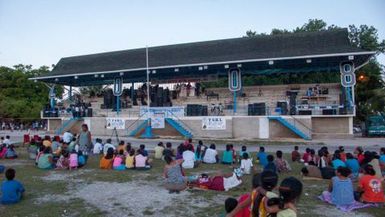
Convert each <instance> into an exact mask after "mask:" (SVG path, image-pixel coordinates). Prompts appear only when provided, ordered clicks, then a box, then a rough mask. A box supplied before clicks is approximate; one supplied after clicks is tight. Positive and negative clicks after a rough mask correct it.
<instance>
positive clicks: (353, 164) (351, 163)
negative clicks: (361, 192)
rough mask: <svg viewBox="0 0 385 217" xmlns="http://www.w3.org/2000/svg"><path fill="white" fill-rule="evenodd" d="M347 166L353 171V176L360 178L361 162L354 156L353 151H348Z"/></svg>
mask: <svg viewBox="0 0 385 217" xmlns="http://www.w3.org/2000/svg"><path fill="white" fill-rule="evenodd" d="M345 164H346V166H347V167H348V168H349V169H350V170H351V171H352V175H353V177H352V178H358V174H359V172H360V164H359V163H358V160H357V159H355V158H354V156H353V155H352V153H346V162H345Z"/></svg>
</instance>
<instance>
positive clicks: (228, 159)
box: [222, 145, 233, 165]
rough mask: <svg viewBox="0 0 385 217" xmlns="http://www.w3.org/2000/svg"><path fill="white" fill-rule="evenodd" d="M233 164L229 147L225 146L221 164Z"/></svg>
mask: <svg viewBox="0 0 385 217" xmlns="http://www.w3.org/2000/svg"><path fill="white" fill-rule="evenodd" d="M232 163H233V151H232V150H231V146H230V145H226V150H225V151H224V152H223V155H222V164H230V165H231V164H232Z"/></svg>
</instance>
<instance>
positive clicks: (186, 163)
mask: <svg viewBox="0 0 385 217" xmlns="http://www.w3.org/2000/svg"><path fill="white" fill-rule="evenodd" d="M182 157H183V163H182V167H183V168H185V169H192V168H194V167H197V166H198V162H196V161H195V154H194V151H193V147H192V145H191V144H188V145H187V147H186V150H185V151H184V152H183V154H182Z"/></svg>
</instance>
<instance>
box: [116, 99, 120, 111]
mask: <svg viewBox="0 0 385 217" xmlns="http://www.w3.org/2000/svg"><path fill="white" fill-rule="evenodd" d="M119 111H120V97H119V96H116V114H117V115H119Z"/></svg>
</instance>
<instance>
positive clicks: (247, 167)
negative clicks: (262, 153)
mask: <svg viewBox="0 0 385 217" xmlns="http://www.w3.org/2000/svg"><path fill="white" fill-rule="evenodd" d="M242 157H243V159H242V160H241V167H240V168H241V170H242V172H243V173H244V174H247V175H249V174H251V169H252V168H253V162H252V161H251V159H250V158H249V154H248V153H247V152H244V153H243V156H242Z"/></svg>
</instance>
